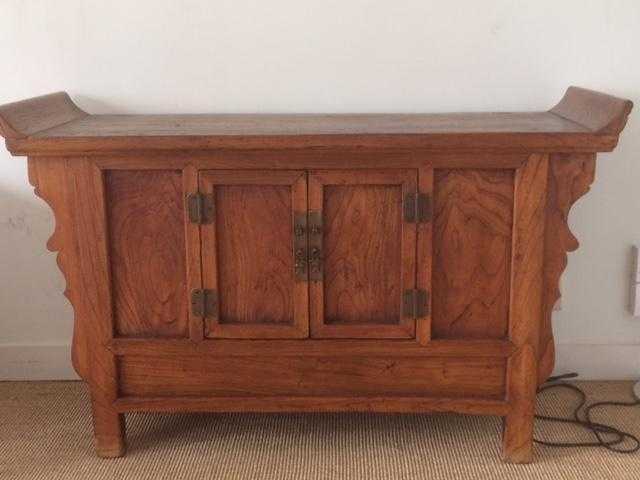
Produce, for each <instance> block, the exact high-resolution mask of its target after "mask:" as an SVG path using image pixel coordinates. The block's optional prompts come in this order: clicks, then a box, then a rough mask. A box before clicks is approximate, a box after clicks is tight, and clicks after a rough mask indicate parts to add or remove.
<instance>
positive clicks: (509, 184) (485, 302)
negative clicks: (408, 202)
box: [431, 169, 513, 338]
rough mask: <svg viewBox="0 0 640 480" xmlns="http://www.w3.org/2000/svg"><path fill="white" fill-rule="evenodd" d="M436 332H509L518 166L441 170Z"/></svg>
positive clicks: (436, 335)
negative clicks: (512, 234) (514, 200)
mask: <svg viewBox="0 0 640 480" xmlns="http://www.w3.org/2000/svg"><path fill="white" fill-rule="evenodd" d="M434 184H435V185H434V192H435V193H434V227H433V228H434V233H433V299H432V310H433V311H432V315H431V330H432V336H433V337H434V338H503V337H505V336H506V333H507V322H508V311H509V309H508V306H509V270H510V260H511V228H512V223H513V172H512V171H510V170H491V171H489V170H457V169H456V170H444V169H443V170H436V172H435V180H434Z"/></svg>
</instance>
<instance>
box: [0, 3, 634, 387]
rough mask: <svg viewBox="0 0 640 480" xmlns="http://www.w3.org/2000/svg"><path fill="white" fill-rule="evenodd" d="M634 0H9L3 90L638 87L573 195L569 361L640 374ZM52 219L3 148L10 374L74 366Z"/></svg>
mask: <svg viewBox="0 0 640 480" xmlns="http://www.w3.org/2000/svg"><path fill="white" fill-rule="evenodd" d="M639 47H640V2H638V1H637V0H616V1H612V0H571V1H567V0H565V1H558V0H538V1H535V2H532V1H530V0H527V1H513V0H493V1H488V0H485V1H482V2H480V1H476V0H469V1H455V0H454V1H448V2H441V1H426V0H406V1H397V2H390V1H388V0H379V1H373V0H369V1H367V0H339V1H338V0H324V1H315V2H313V1H300V0H269V1H264V0H254V1H249V0H224V1H222V0H182V1H177V0H176V1H171V0H137V1H132V0H110V1H109V2H103V1H82V0H40V1H36V0H1V1H0V59H1V61H0V78H2V83H1V84H0V103H4V102H9V101H14V100H18V99H21V98H26V97H30V96H34V95H39V94H43V93H47V92H51V91H57V90H67V91H68V92H69V93H70V94H71V96H72V97H73V98H74V99H75V100H76V101H77V102H78V104H79V105H80V106H81V107H82V108H84V109H86V110H88V111H90V112H92V113H110V112H122V113H126V112H136V113H138V112H140V113H151V112H163V113H170V112H354V111H360V112H381V111H385V112H392V111H393V112H413V111H431V112H444V111H461V110H473V111H485V110H543V109H547V108H549V107H551V106H552V105H553V104H554V103H555V102H556V101H557V100H558V99H559V98H560V97H561V96H562V94H563V92H564V89H565V88H566V87H567V86H568V85H570V84H575V85H581V86H586V87H589V88H594V89H600V90H603V91H606V92H610V93H613V94H616V95H619V96H623V97H627V98H631V99H635V100H636V103H638V104H639V106H638V108H637V109H636V111H635V112H634V113H633V114H632V116H631V118H630V121H629V124H628V127H627V130H626V131H625V133H624V134H623V135H622V139H621V142H620V147H619V148H618V149H617V150H616V151H615V152H614V153H613V154H603V155H601V157H600V161H599V163H598V178H597V180H596V183H595V185H594V187H593V189H592V192H591V194H590V195H588V196H587V197H586V198H585V199H584V200H583V201H581V202H579V203H578V205H577V206H576V207H575V208H574V210H573V213H572V216H571V225H572V227H573V230H574V232H575V233H576V234H577V236H578V237H579V239H580V240H581V243H582V247H581V249H580V250H579V251H578V252H577V253H575V254H573V255H571V257H570V266H569V269H568V272H567V274H566V275H565V276H564V279H563V290H564V298H563V301H562V311H561V312H558V313H557V315H556V320H555V330H556V332H557V340H558V342H559V343H560V345H559V370H565V369H571V370H577V371H579V372H581V373H582V374H584V375H585V376H587V377H591V378H624V377H628V378H633V377H640V319H634V318H632V317H631V316H630V315H629V314H628V313H627V311H626V305H627V299H628V294H627V292H628V284H629V279H628V277H629V267H628V264H629V252H630V246H631V245H632V244H634V243H639V242H640V217H639V215H638V213H639V208H638V207H639V204H640V202H639V200H638V199H637V197H636V195H637V193H636V192H637V191H638V186H639V185H640V158H639V154H638V151H639V150H640V61H639V57H638V50H639ZM52 229H53V220H52V216H51V213H50V211H49V209H48V207H46V206H45V205H44V203H43V202H42V201H40V200H38V199H36V198H35V197H34V195H33V193H32V191H31V188H30V187H29V186H28V184H27V178H26V162H25V160H24V159H22V158H12V157H10V156H9V154H8V153H6V152H5V151H4V150H2V152H0V378H61V377H68V376H69V375H72V374H71V370H70V368H69V362H68V354H67V349H68V344H69V340H70V337H71V325H72V314H71V309H70V307H69V305H68V303H67V301H66V299H64V297H63V296H62V294H61V293H62V291H63V290H64V281H63V279H62V278H61V275H60V273H59V272H58V270H57V268H56V264H55V257H54V255H53V254H50V253H48V252H46V251H45V247H44V245H45V242H46V240H47V238H48V236H49V235H50V233H51V232H52Z"/></svg>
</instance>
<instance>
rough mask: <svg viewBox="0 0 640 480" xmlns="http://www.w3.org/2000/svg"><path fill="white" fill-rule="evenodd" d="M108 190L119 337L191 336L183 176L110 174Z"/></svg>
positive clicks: (167, 173) (151, 172)
mask: <svg viewBox="0 0 640 480" xmlns="http://www.w3.org/2000/svg"><path fill="white" fill-rule="evenodd" d="M105 190H106V196H107V201H106V205H107V221H108V230H109V259H110V262H111V280H112V290H113V314H114V323H115V329H116V334H117V335H119V336H133V337H139V336H152V337H184V336H186V335H187V331H188V303H187V287H186V266H185V263H186V261H185V255H186V254H185V251H186V250H185V238H184V202H183V191H182V174H181V172H180V171H177V170H176V171H173V170H144V171H129V170H112V171H107V172H105Z"/></svg>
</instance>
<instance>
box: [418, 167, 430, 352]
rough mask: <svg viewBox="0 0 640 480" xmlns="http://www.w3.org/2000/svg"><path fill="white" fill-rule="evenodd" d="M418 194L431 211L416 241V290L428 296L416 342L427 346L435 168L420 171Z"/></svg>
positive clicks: (419, 226)
mask: <svg viewBox="0 0 640 480" xmlns="http://www.w3.org/2000/svg"><path fill="white" fill-rule="evenodd" d="M418 194H419V195H425V196H426V198H427V208H429V209H430V212H429V214H428V215H427V218H425V221H422V222H419V223H418V224H417V233H416V235H417V241H416V256H417V258H416V288H417V289H418V291H424V292H425V294H426V299H425V300H426V305H425V308H424V309H423V315H422V316H420V317H418V318H416V340H417V341H418V343H420V344H421V345H426V344H427V343H428V342H429V341H430V340H431V297H432V295H431V272H432V268H433V222H434V219H433V217H432V215H433V213H432V212H433V167H432V166H426V167H423V168H420V169H419V171H418Z"/></svg>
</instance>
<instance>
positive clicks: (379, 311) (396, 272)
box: [323, 185, 402, 325]
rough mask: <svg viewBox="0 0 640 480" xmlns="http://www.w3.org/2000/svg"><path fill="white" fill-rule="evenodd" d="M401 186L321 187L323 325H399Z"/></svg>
mask: <svg viewBox="0 0 640 480" xmlns="http://www.w3.org/2000/svg"><path fill="white" fill-rule="evenodd" d="M401 205H402V186H401V185H327V186H325V188H324V207H323V216H324V219H323V223H324V239H323V244H324V252H325V253H324V321H325V323H327V324H334V325H335V324H388V325H397V324H398V323H399V322H400V315H401V312H400V298H401V295H402V294H401V288H402V281H401V268H402V265H401V254H402V251H401V241H402V218H401V213H402V208H401Z"/></svg>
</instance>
